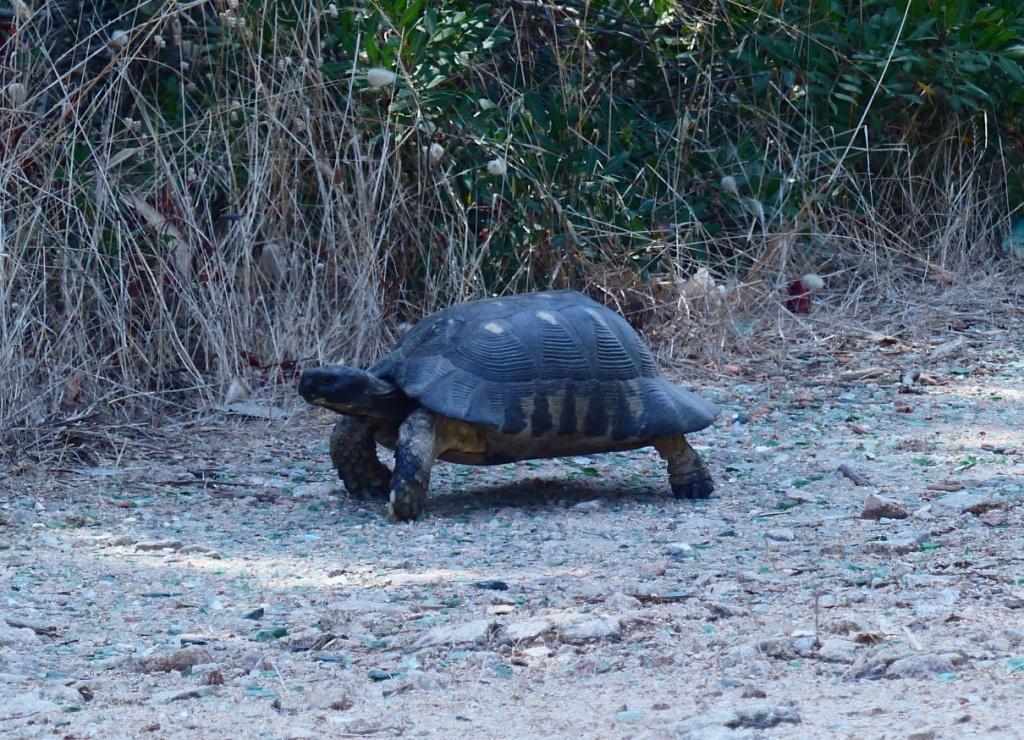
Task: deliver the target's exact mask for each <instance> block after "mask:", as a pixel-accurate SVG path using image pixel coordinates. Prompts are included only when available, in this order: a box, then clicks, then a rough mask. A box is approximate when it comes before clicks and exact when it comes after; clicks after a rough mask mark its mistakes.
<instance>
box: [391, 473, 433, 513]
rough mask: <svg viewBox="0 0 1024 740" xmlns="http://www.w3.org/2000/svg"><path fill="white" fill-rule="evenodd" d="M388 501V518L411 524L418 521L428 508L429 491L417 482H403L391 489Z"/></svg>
mask: <svg viewBox="0 0 1024 740" xmlns="http://www.w3.org/2000/svg"><path fill="white" fill-rule="evenodd" d="M388 498H389V501H388V516H389V517H390V518H391V520H392V521H394V522H409V521H412V520H414V519H418V518H419V516H420V514H422V513H423V510H424V509H425V508H426V504H427V489H426V487H425V486H422V485H420V484H418V483H417V482H416V481H411V480H406V481H402V483H401V485H398V486H396V487H395V488H393V489H391V493H390V495H389V497H388Z"/></svg>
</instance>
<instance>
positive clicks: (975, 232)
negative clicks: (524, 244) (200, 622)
mask: <svg viewBox="0 0 1024 740" xmlns="http://www.w3.org/2000/svg"><path fill="white" fill-rule="evenodd" d="M267 5H268V6H272V4H267ZM211 12H212V11H211ZM310 12H311V13H313V12H315V11H310ZM128 21H131V22H130V23H129V22H128ZM264 21H265V23H266V24H273V22H274V19H273V18H266V19H264ZM125 27H129V28H132V29H133V30H132V31H131V33H130V34H129V37H128V40H127V43H125V44H124V45H123V46H122V45H119V44H116V43H114V44H111V43H109V40H108V38H107V37H106V36H103V35H101V33H102V34H105V33H107V32H106V31H103V32H101V31H96V33H95V34H93V35H89V34H85V35H83V36H82V38H81V40H80V41H79V42H78V43H77V46H74V47H73V48H56V49H52V50H48V49H47V48H45V47H40V48H35V49H34V50H33V51H34V53H33V54H28V53H27V52H28V51H29V48H28V47H29V45H31V44H33V38H34V37H33V36H31V35H30V34H27V33H24V34H22V33H19V34H18V35H16V36H15V37H14V38H13V39H12V40H11V42H10V43H9V45H8V52H7V53H6V55H5V56H4V57H3V63H4V65H6V66H5V67H4V68H3V70H2V73H3V87H4V89H5V90H6V91H7V92H8V95H7V97H6V98H5V99H4V102H3V107H0V143H2V147H3V150H2V151H3V159H2V164H0V192H3V193H5V194H6V195H5V205H4V208H3V211H2V213H0V431H2V432H4V436H8V435H10V434H12V433H14V434H15V435H32V434H34V433H35V432H37V431H38V430H39V429H41V428H43V427H44V425H46V424H49V423H51V422H53V421H54V420H67V419H69V418H70V419H76V418H77V419H82V418H87V417H89V418H91V415H93V414H100V417H99V418H106V419H109V418H111V417H120V418H123V419H126V418H133V417H134V416H135V415H136V414H137V413H138V412H139V411H140V410H146V411H147V412H149V413H152V412H154V411H160V412H161V413H166V412H173V411H175V410H178V409H188V408H195V407H196V406H197V405H199V406H201V405H204V404H209V403H213V402H218V401H219V400H220V399H222V398H223V395H224V393H225V390H226V389H227V387H228V385H229V384H230V383H231V381H232V380H233V379H235V378H243V379H245V380H247V382H249V383H250V384H251V385H255V386H262V387H264V388H275V387H280V388H282V389H283V391H284V392H290V387H291V383H292V381H293V378H294V377H295V373H296V370H297V368H298V367H299V366H301V365H302V364H304V363H317V362H321V361H325V360H331V361H338V360H343V361H347V362H354V363H363V362H367V361H369V360H371V359H373V358H374V357H376V356H377V355H378V354H379V353H380V352H381V350H382V348H384V347H386V346H387V345H388V344H389V343H390V342H391V341H392V339H393V331H394V328H395V326H396V325H397V324H398V323H399V322H400V321H402V320H406V319H415V318H416V317H417V316H419V315H421V314H422V313H423V312H426V311H430V310H432V309H434V308H436V307H438V306H441V305H444V304H447V303H450V302H454V301H458V300H464V299H468V298H471V297H473V296H475V295H479V294H480V292H481V291H482V289H483V286H484V285H485V280H484V270H485V267H486V260H487V258H488V246H489V244H488V241H487V240H486V239H485V240H483V241H482V242H481V241H479V240H478V238H477V234H475V233H474V230H473V228H472V227H471V224H470V223H469V222H468V219H467V211H466V209H465V208H464V206H463V205H462V204H461V203H460V202H459V199H458V195H457V192H456V188H454V187H453V185H452V180H451V177H453V176H454V175H455V174H457V173H450V172H447V171H445V170H443V168H442V169H440V170H438V169H436V168H430V167H429V166H425V165H424V164H423V163H422V162H421V163H419V165H418V166H415V167H409V166H408V165H409V163H408V162H403V160H402V156H401V154H400V153H401V152H402V151H403V146H404V144H405V143H407V142H406V141H405V138H406V137H409V136H412V135H413V134H412V133H411V132H409V131H408V130H406V129H403V128H402V127H400V126H397V125H395V124H394V123H393V121H391V120H390V119H389V118H388V113H387V112H386V110H382V112H381V114H380V115H381V118H380V120H379V121H377V122H376V130H377V131H378V132H379V135H376V136H370V135H367V134H366V133H365V132H366V130H367V127H366V126H365V125H363V124H364V123H365V121H360V120H357V119H356V118H355V115H356V114H355V112H354V109H353V107H352V105H351V91H350V90H348V89H346V88H345V83H342V84H340V85H339V84H338V83H337V82H329V81H327V80H325V79H324V78H323V77H322V76H321V73H320V71H319V67H318V65H317V64H316V63H315V60H316V59H318V58H319V57H320V56H321V44H322V40H321V39H320V37H319V36H318V31H317V29H318V28H319V25H318V23H317V22H315V19H314V18H312V17H311V18H310V19H309V22H306V23H299V24H297V26H296V27H297V28H299V29H302V30H301V33H300V34H299V35H298V36H288V37H287V38H284V37H282V38H281V39H278V42H280V44H281V46H277V45H273V44H272V45H271V46H269V47H264V48H263V49H262V50H258V49H257V48H256V47H255V45H254V44H253V43H252V39H251V37H250V38H249V40H248V41H247V40H246V37H245V35H244V34H242V35H241V36H240V37H239V39H240V41H239V43H237V44H234V45H233V47H232V48H233V49H234V51H233V53H232V54H230V55H226V56H224V57H223V58H221V59H217V60H210V59H206V60H204V59H203V58H202V56H201V55H200V54H199V53H198V52H196V51H195V50H194V48H193V47H192V46H190V45H189V44H190V43H194V42H191V41H190V39H193V38H195V34H196V33H197V31H196V29H195V28H192V27H190V26H188V25H187V24H186V25H184V26H182V24H181V20H180V17H179V16H177V15H175V11H174V10H173V9H172V6H171V4H167V5H166V6H164V9H163V10H162V11H160V12H158V13H157V14H156V15H154V16H153V17H151V18H149V19H139V18H135V17H133V18H132V19H127V20H126V23H125ZM108 28H109V27H108ZM222 30H224V29H222ZM302 34H305V35H302ZM158 39H163V45H162V46H161V42H160V41H159V40H158ZM276 43H277V42H275V44H276ZM172 51H173V52H174V53H171V52H172ZM179 52H180V53H179ZM575 56H581V55H575ZM161 65H178V71H179V72H180V79H181V80H182V84H183V85H187V84H195V82H192V83H190V82H188V80H194V81H195V80H198V81H200V82H201V83H202V84H204V85H206V86H207V87H208V91H209V94H210V97H211V99H213V100H217V101H221V102H219V103H215V104H211V105H210V106H209V107H207V108H205V109H204V112H203V113H202V114H201V115H199V116H191V117H189V118H187V119H182V118H181V117H178V118H177V119H174V118H169V117H168V114H167V111H166V110H158V109H157V108H155V107H154V105H153V103H152V101H153V100H154V96H153V95H152V94H151V93H152V91H151V90H150V88H149V86H151V85H152V84H153V75H154V70H158V69H160V68H161ZM83 69H85V70H87V72H88V73H87V74H84V75H83V74H81V70H83ZM207 73H209V75H207ZM12 83H15V84H17V85H21V86H22V88H14V92H13V93H12V92H11V91H12V88H11V87H10V85H11V84H12ZM19 90H23V92H24V94H23V95H21V94H20V93H19V92H18V91H19ZM715 98H716V93H715V91H714V90H709V91H708V93H707V105H710V104H711V102H712V101H713V100H714V99H715ZM169 120H170V121H172V123H169V122H168V121H169ZM692 121H699V116H697V115H694V117H693V118H692V119H689V118H688V119H686V120H682V119H681V120H680V125H679V126H678V127H677V131H676V132H674V133H673V136H672V140H671V141H669V142H668V143H667V145H666V148H665V159H664V161H662V162H660V163H657V166H656V167H652V170H651V171H652V172H657V173H662V174H661V175H658V176H657V177H664V179H665V180H669V179H671V177H672V175H673V162H676V163H678V162H680V161H682V158H684V157H685V156H686V153H687V151H690V150H691V149H692V148H694V147H700V146H701V139H700V137H701V136H702V131H701V128H700V124H699V123H697V124H694V123H692ZM756 125H765V126H768V127H769V128H770V127H771V126H774V125H779V126H781V124H777V122H775V121H774V120H773V119H772V117H771V114H770V113H768V114H766V119H765V120H764V121H759V122H756ZM704 133H706V132H704ZM787 138H788V137H784V136H782V135H781V134H780V136H779V139H778V141H779V143H780V146H779V147H775V148H773V149H772V150H770V151H769V152H768V153H766V155H765V156H766V159H767V158H773V161H772V162H771V164H772V166H779V165H780V164H782V165H784V166H785V168H786V169H787V170H788V171H790V172H791V173H792V178H793V181H794V182H800V181H810V182H812V184H815V185H818V184H821V185H822V186H824V181H825V178H826V176H827V175H823V174H821V173H837V174H838V176H837V177H836V178H834V180H833V181H831V182H830V183H829V184H828V187H827V188H825V187H822V188H819V189H817V190H815V189H814V188H812V192H813V193H814V195H813V196H812V197H809V198H808V201H807V203H806V206H805V208H804V209H803V210H802V211H801V213H800V216H799V218H798V220H797V222H793V221H792V220H788V219H786V218H785V217H784V216H783V215H782V213H781V211H780V212H775V211H773V207H774V206H773V205H772V204H771V203H761V202H760V201H758V197H759V194H758V193H741V194H740V196H741V197H743V198H747V199H748V200H749V203H748V205H749V206H750V207H749V209H748V211H747V213H748V215H749V216H750V219H749V225H748V226H749V228H747V229H746V230H745V231H744V230H743V229H738V230H737V232H736V235H734V236H732V237H725V238H723V237H717V238H713V237H712V236H711V235H710V234H708V233H707V231H706V230H705V229H704V227H703V226H702V224H700V223H699V222H697V221H696V220H695V219H691V220H690V222H688V223H685V224H682V225H676V226H675V227H673V228H672V229H670V230H667V231H666V230H664V229H662V230H660V231H659V232H658V233H657V234H655V233H654V232H653V231H652V235H651V239H650V244H649V246H648V248H647V250H648V252H662V253H664V254H665V255H667V256H668V257H669V259H668V260H667V264H669V265H670V266H671V267H670V268H669V270H668V271H667V272H665V273H664V274H663V275H660V276H657V279H656V280H654V281H652V282H649V283H644V282H641V281H640V280H639V278H636V277H634V276H633V273H632V272H630V271H628V270H624V269H623V268H622V267H621V265H622V264H623V257H622V255H621V254H618V255H616V254H612V249H613V245H614V244H615V242H616V239H617V238H618V236H619V235H618V234H616V233H615V232H614V230H613V229H612V228H611V227H610V226H609V225H607V224H602V223H592V222H587V221H586V220H585V218H584V216H583V215H582V214H569V215H570V216H573V217H574V218H573V219H567V221H566V223H570V222H572V221H575V222H576V223H577V224H578V234H576V236H577V237H578V238H579V239H580V240H583V241H588V242H592V243H594V244H597V245H601V246H600V248H599V249H598V250H597V251H598V257H597V258H593V257H591V258H584V257H582V256H581V255H576V256H575V258H574V259H576V263H575V264H573V265H572V266H571V267H572V271H570V270H569V269H568V268H567V267H566V266H563V265H561V263H558V264H553V263H551V262H550V261H545V260H546V258H545V256H544V255H543V254H540V253H538V254H537V255H536V259H533V258H532V257H531V259H529V260H526V261H524V262H523V264H522V268H521V270H519V271H518V272H516V273H515V275H513V277H512V278H511V280H509V281H508V282H507V284H506V285H505V289H507V290H510V291H511V290H516V289H520V288H522V287H524V286H535V285H538V284H545V283H546V282H549V283H551V284H554V285H566V284H572V285H573V286H575V287H582V288H585V289H587V290H588V291H589V292H591V293H592V294H594V295H596V296H598V297H600V298H602V299H603V300H605V301H606V302H607V303H609V304H610V305H614V306H616V307H618V308H619V309H620V310H622V311H624V312H625V313H626V314H627V315H629V316H630V317H631V318H632V319H633V320H634V321H635V322H636V323H638V324H639V325H641V326H642V327H643V328H644V329H645V330H646V331H647V332H648V333H649V334H650V335H651V336H652V338H654V339H655V340H657V341H658V343H659V345H660V346H661V347H662V348H663V356H664V357H665V359H666V360H668V361H688V360H692V359H693V357H692V354H693V352H692V348H693V347H698V346H699V347H701V348H702V349H701V351H700V352H699V353H697V354H698V355H699V359H700V360H701V361H703V362H705V363H707V362H718V363H721V362H723V361H725V359H726V358H728V357H730V356H736V355H737V353H738V354H739V355H741V356H742V355H744V354H745V355H751V354H756V353H758V352H760V351H763V350H764V349H765V348H766V347H767V348H769V349H768V351H770V352H778V351H785V350H784V349H780V348H784V347H785V344H786V342H787V341H789V340H791V339H793V338H799V339H801V340H806V339H808V338H810V339H816V338H821V337H823V336H825V335H827V334H828V331H827V330H824V329H823V328H822V327H821V325H820V323H815V322H813V321H803V320H800V319H792V318H789V317H788V315H787V314H786V312H785V311H784V309H783V308H782V307H781V302H780V297H781V293H780V291H781V290H782V289H783V288H784V287H785V285H786V283H787V282H788V281H789V280H790V279H791V278H792V276H794V275H799V274H801V273H802V272H804V271H807V270H814V271H818V272H821V273H822V274H825V275H826V276H827V277H828V286H827V291H828V296H829V298H828V303H829V305H830V306H831V307H832V309H833V310H834V312H833V314H832V315H834V316H837V317H840V318H841V320H855V318H854V317H858V316H863V314H864V312H865V311H867V310H869V309H872V308H875V307H877V306H879V305H883V304H884V305H887V306H890V307H891V306H894V305H898V306H901V308H900V310H906V308H905V307H906V306H908V305H910V304H913V303H914V295H915V294H914V293H913V292H912V291H911V288H910V287H908V286H914V285H919V284H925V285H928V284H930V281H938V284H941V285H943V286H945V288H946V289H948V290H950V291H956V290H967V291H972V292H973V291H974V290H975V287H974V286H976V284H977V283H976V282H975V277H973V276H972V277H970V278H967V277H965V276H967V275H969V274H971V271H972V270H977V269H978V265H979V264H984V263H986V260H988V259H989V258H990V257H991V255H992V254H993V253H994V250H993V244H992V242H991V239H992V230H993V229H992V224H993V223H994V222H995V221H996V220H997V219H996V218H995V216H994V214H997V213H999V212H1005V210H1006V203H1005V195H1004V193H1005V188H1004V185H1003V180H1002V174H1003V173H1000V172H999V171H998V169H997V168H993V167H991V166H980V159H979V156H978V155H977V154H976V152H977V150H978V148H977V147H975V146H972V145H969V144H965V143H964V137H963V136H951V137H950V139H949V141H948V142H945V143H944V144H943V145H942V146H939V147H933V148H931V149H929V150H928V151H927V152H925V151H918V152H915V151H913V150H912V149H910V148H906V149H903V150H896V151H891V150H890V151H879V152H877V154H878V156H879V158H885V159H886V161H887V162H888V163H889V166H887V168H886V171H887V172H889V173H893V172H900V166H902V168H903V169H902V172H903V174H902V175H897V176H894V175H892V174H889V175H886V176H885V177H884V178H883V177H874V176H871V174H870V173H869V174H868V175H863V174H859V175H855V174H852V173H848V172H846V171H845V170H844V169H843V167H842V164H843V163H842V162H841V161H838V157H839V155H840V152H838V151H832V150H830V148H829V147H828V146H826V145H825V144H824V143H823V142H820V141H817V140H814V139H813V138H812V137H811V135H810V134H808V135H807V137H806V138H805V140H804V141H805V143H804V144H802V145H801V146H800V147H799V148H798V149H797V150H795V151H793V150H791V149H790V148H787V147H784V146H781V144H783V143H784V142H785V141H786V140H787ZM404 148H405V149H406V150H407V149H408V148H409V147H404ZM936 152H942V155H941V156H936ZM921 158H925V160H924V161H923V162H922V160H921ZM893 162H896V163H897V164H899V165H900V166H893V165H892V163H893ZM679 166H680V165H678V164H677V165H676V167H677V168H678V167H679ZM665 173H667V174H665ZM675 174H676V175H678V172H676V173H675ZM722 174H729V173H709V183H710V184H709V185H708V188H709V189H712V188H716V187H718V185H717V183H718V179H719V177H720V176H721V175H722ZM737 174H740V173H737ZM678 180H679V178H678V177H677V178H676V181H678ZM665 184H666V183H665V182H652V183H634V184H633V187H647V188H650V189H655V188H656V187H658V188H660V189H661V190H662V191H664V192H668V193H669V196H670V197H677V196H678V197H679V198H683V197H684V194H683V193H682V192H681V191H680V192H678V193H676V191H675V190H673V189H672V188H671V187H669V188H667V189H666V188H665ZM680 187H681V186H680ZM722 197H723V198H727V197H729V196H727V195H723V196H722ZM755 201H756V202H757V203H758V204H759V205H755V204H754V203H755ZM762 214H763V217H762ZM694 245H698V246H702V247H706V248H708V250H709V251H712V252H718V253H731V254H733V255H740V256H743V257H744V259H739V260H737V263H742V264H745V265H748V266H749V265H752V266H753V267H750V268H744V270H743V272H742V274H736V273H734V272H731V271H729V270H728V269H726V268H722V267H718V268H716V269H717V270H718V272H717V273H716V275H715V277H716V278H717V280H718V282H720V283H723V284H725V285H726V286H728V287H729V293H728V296H727V297H726V299H725V300H719V297H718V295H717V293H714V294H707V293H706V292H703V291H700V290H698V291H696V292H694V291H693V290H692V289H688V287H687V286H688V285H690V286H691V288H692V284H688V283H687V279H688V278H690V277H691V275H690V274H688V273H689V272H690V271H691V267H690V264H691V263H690V262H689V261H688V259H689V258H688V257H687V255H689V254H691V253H692V248H693V247H694ZM711 247H714V249H711ZM987 270H988V268H984V271H987ZM580 274H582V275H584V277H583V278H580V277H578V276H579V275H580ZM414 275H415V278H416V279H415V280H412V277H413V276H414ZM570 275H571V276H570ZM414 284H415V285H417V286H420V287H419V288H418V289H417V290H416V291H410V290H408V286H410V285H414ZM1000 284H1002V283H1000ZM968 285H969V286H970V287H967V286H968ZM780 341H781V344H780Z"/></svg>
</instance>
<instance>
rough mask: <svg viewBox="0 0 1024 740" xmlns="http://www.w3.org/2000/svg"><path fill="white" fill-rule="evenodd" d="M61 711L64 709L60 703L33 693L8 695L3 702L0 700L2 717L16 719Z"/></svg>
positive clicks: (0, 714) (0, 715)
mask: <svg viewBox="0 0 1024 740" xmlns="http://www.w3.org/2000/svg"><path fill="white" fill-rule="evenodd" d="M59 711H63V710H62V708H61V706H60V705H59V704H57V703H56V702H52V701H49V700H47V699H43V698H42V697H41V696H38V695H37V694H32V693H28V694H17V695H15V696H10V697H6V698H5V699H4V700H3V702H0V719H14V718H16V717H27V716H29V715H33V714H42V713H43V712H59Z"/></svg>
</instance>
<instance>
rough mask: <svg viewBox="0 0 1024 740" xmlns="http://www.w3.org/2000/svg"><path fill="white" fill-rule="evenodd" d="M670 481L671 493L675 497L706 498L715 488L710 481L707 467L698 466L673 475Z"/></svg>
mask: <svg viewBox="0 0 1024 740" xmlns="http://www.w3.org/2000/svg"><path fill="white" fill-rule="evenodd" d="M671 483H672V495H673V496H675V497H676V498H686V499H697V498H708V497H709V496H710V495H711V493H712V491H714V490H715V484H714V483H713V482H712V480H711V474H710V473H709V472H708V469H707V468H699V469H698V470H693V471H690V472H689V473H686V474H685V475H681V476H678V477H675V479H674V480H672V481H671Z"/></svg>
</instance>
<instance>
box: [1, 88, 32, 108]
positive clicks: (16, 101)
mask: <svg viewBox="0 0 1024 740" xmlns="http://www.w3.org/2000/svg"><path fill="white" fill-rule="evenodd" d="M4 92H5V93H7V99H8V100H10V101H11V105H13V106H14V107H15V108H17V107H18V106H20V105H21V104H22V103H24V102H25V99H26V98H27V97H28V89H27V88H26V87H25V86H24V85H22V84H21V83H20V82H12V83H11V84H10V85H8V86H7V87H6V88H4Z"/></svg>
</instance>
